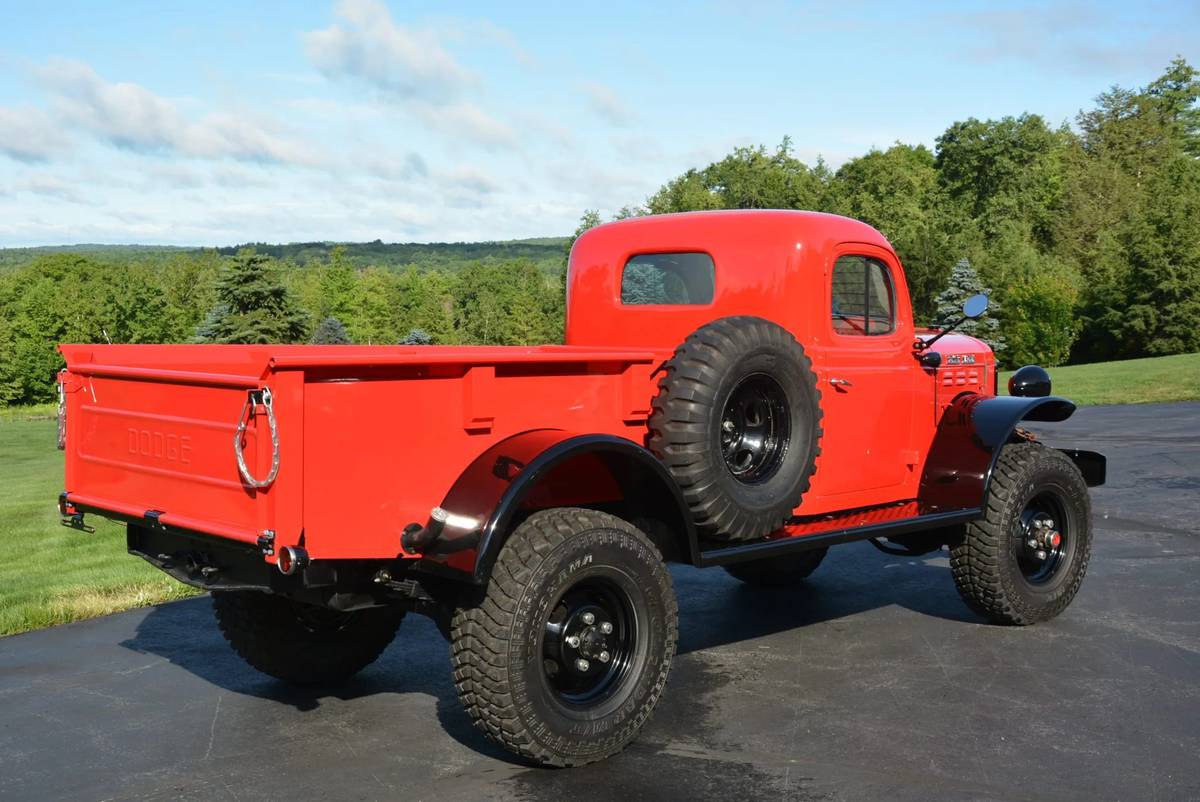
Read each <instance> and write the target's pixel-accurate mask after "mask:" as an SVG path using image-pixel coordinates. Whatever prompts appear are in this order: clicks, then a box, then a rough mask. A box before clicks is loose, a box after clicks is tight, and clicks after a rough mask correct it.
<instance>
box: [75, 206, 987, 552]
mask: <svg viewBox="0 0 1200 802" xmlns="http://www.w3.org/2000/svg"><path fill="white" fill-rule="evenodd" d="M672 251H703V252H706V253H708V254H709V255H710V256H711V257H712V259H713V262H714V264H715V293H714V297H713V301H712V303H710V304H705V305H701V306H665V305H654V306H625V305H622V303H621V298H620V286H621V272H622V269H623V267H624V265H625V263H626V261H627V260H628V259H629V258H630V257H631V256H634V255H637V254H646V253H660V252H672ZM844 255H861V256H869V257H871V258H873V259H876V260H878V261H879V262H882V263H883V264H885V265H886V266H887V268H888V270H889V271H890V273H891V278H892V283H893V285H894V291H895V304H894V306H895V309H896V319H895V326H894V331H893V332H892V333H890V334H887V335H883V336H878V337H861V336H858V337H856V336H847V335H845V334H842V333H838V332H837V331H835V329H834V326H833V321H832V318H831V314H830V293H831V272H832V267H833V263H834V261H835V260H836V259H837V258H838V257H839V256H844ZM910 310H911V305H910V302H909V297H908V290H907V287H906V285H905V282H904V275H903V270H902V268H901V265H900V262H899V260H898V259H897V258H896V256H895V253H894V252H893V251H892V248H891V246H890V245H889V244H888V243H887V241H886V240H885V239H884V238H883V237H882V236H881V235H880V234H879V233H878V232H876V231H875V230H874V229H872V228H870V227H869V226H866V225H864V224H862V223H858V222H856V221H853V220H848V219H846V218H841V217H835V216H830V215H823V214H813V213H802V212H707V213H697V214H685V215H666V216H660V217H649V218H640V219H633V220H627V221H622V222H620V223H613V224H609V225H604V226H600V227H598V228H596V229H593V230H591V231H589V232H587V233H585V234H584V235H583V236H582V237H580V239H579V241H578V242H577V243H576V245H575V248H574V250H573V252H572V255H571V261H570V268H569V276H568V299H567V324H566V342H567V344H566V345H563V346H540V347H529V348H526V347H507V348H498V347H449V346H425V347H412V346H394V347H383V346H380V347H359V346H202V345H170V346H152V345H64V346H62V352H63V354H64V355H65V357H66V360H67V372H66V374H64V379H63V381H64V387H65V388H66V390H67V393H66V399H67V418H68V429H67V465H66V489H67V491H68V492H69V493H70V498H71V500H72V501H76V502H77V503H86V504H87V505H88V506H90V507H95V508H100V509H104V510H111V511H113V512H117V513H121V514H125V515H135V516H138V515H141V514H143V513H144V512H145V511H146V510H160V511H162V512H163V515H162V516H161V520H162V521H163V522H164V523H167V524H173V525H177V526H180V527H184V528H188V529H195V530H198V531H202V532H209V533H212V534H216V535H220V536H223V537H230V538H234V539H238V540H245V541H251V542H252V541H254V540H255V539H256V538H257V537H258V535H259V534H261V533H262V532H263V531H264V530H273V531H274V532H275V533H276V542H275V544H276V548H277V549H278V548H281V547H282V546H285V545H303V546H304V548H305V549H306V550H307V552H308V553H309V555H311V557H312V558H314V559H330V558H391V557H395V556H397V555H398V554H400V553H401V548H400V534H401V532H402V531H403V529H404V527H405V526H406V525H407V524H409V523H413V522H418V523H424V522H425V521H426V519H427V518H428V515H429V510H430V509H431V508H432V507H434V506H435V505H438V504H440V503H441V502H442V500H443V499H444V497H445V495H446V493H447V491H448V490H449V489H450V487H451V486H452V485H453V484H454V482H455V480H456V479H457V478H458V476H459V474H460V473H461V472H462V471H463V470H464V469H465V468H466V467H467V466H468V465H470V464H471V462H472V461H473V460H474V459H475V458H476V457H478V456H479V455H480V454H481V453H483V452H484V451H485V450H487V449H488V448H489V447H490V446H492V445H493V444H495V443H496V442H498V441H500V440H502V439H504V438H506V437H509V436H511V435H513V434H517V433H520V432H523V431H528V430H531V429H543V428H548V429H559V430H563V431H567V432H574V433H577V434H589V433H605V434H612V435H617V436H619V437H624V438H627V439H629V440H631V441H633V442H635V443H638V444H639V445H640V444H643V443H644V442H645V439H646V435H647V430H646V421H647V418H648V415H649V411H650V401H651V399H652V398H653V397H654V395H655V393H656V386H657V385H656V382H657V377H656V376H654V375H653V374H654V371H655V370H656V369H657V368H658V366H660V365H661V364H662V363H663V362H664V361H665V360H666V359H669V358H670V356H671V353H672V352H673V351H674V349H675V348H676V346H678V345H679V343H681V342H682V341H683V339H684V338H685V337H687V335H688V334H690V333H691V332H692V331H694V330H695V329H696V328H698V327H700V326H702V325H704V324H705V323H707V322H709V321H711V320H714V319H716V318H720V317H727V316H732V315H755V316H758V317H762V318H766V319H768V320H772V321H775V322H776V323H779V324H780V325H782V326H784V327H785V328H787V329H788V330H790V331H791V332H792V333H793V334H794V335H795V336H796V338H797V339H798V340H799V341H800V342H801V343H802V344H803V345H804V347H805V349H806V351H807V352H808V354H809V356H810V357H811V358H812V361H813V367H814V369H815V371H816V373H817V377H818V381H819V388H820V390H821V394H822V402H821V403H822V407H823V410H824V413H825V419H824V431H825V433H824V437H823V440H822V456H821V457H820V459H819V462H818V469H817V473H816V475H815V476H814V479H813V483H812V488H811V490H810V492H809V493H808V494H807V495H806V496H805V499H804V502H803V504H802V505H801V507H800V508H798V510H797V513H798V514H801V515H804V516H819V515H825V514H828V513H834V512H838V511H844V510H851V509H861V508H864V507H871V506H876V505H881V504H891V503H898V502H905V501H908V500H911V499H913V498H915V497H916V493H917V484H918V482H919V479H920V476H921V472H922V467H923V462H924V458H925V456H926V454H927V451H928V448H929V444H930V442H931V441H932V439H933V434H934V429H935V426H936V423H937V419H938V417H939V416H940V414H941V411H942V410H943V409H944V408H945V406H946V405H948V404H949V403H950V402H951V401H952V400H953V398H954V397H955V396H956V395H958V394H960V393H961V392H976V393H984V394H990V388H991V385H992V376H993V373H992V372H993V371H994V369H995V368H994V360H993V357H992V355H991V352H990V351H989V350H988V349H987V347H986V346H985V345H983V344H982V343H980V342H978V341H976V340H974V339H971V338H969V337H963V336H956V335H951V336H947V337H945V338H943V339H942V340H941V341H940V342H939V343H938V344H937V345H936V346H935V350H937V351H939V352H941V353H942V354H943V355H945V356H947V357H949V356H951V355H955V356H957V357H960V358H961V361H960V362H959V364H955V365H945V366H944V367H943V368H941V369H940V370H939V371H937V372H936V375H935V372H934V371H930V370H927V369H924V368H922V367H921V366H920V365H919V363H918V362H917V360H916V359H915V358H914V355H913V347H912V346H913V342H914V340H915V339H916V338H917V337H918V336H920V333H919V332H917V331H916V330H915V329H914V327H913V321H912V317H911V311H910ZM968 357H969V358H970V360H971V361H970V363H967V361H966V360H967V359H968ZM834 380H839V381H834ZM264 387H269V388H270V389H271V390H272V392H273V394H274V407H275V414H276V417H277V421H278V429H279V441H280V448H279V450H280V466H279V473H278V477H277V478H276V480H275V482H274V484H272V485H271V486H270V487H268V488H266V489H262V490H256V489H252V488H249V487H247V486H246V485H244V484H243V483H242V481H241V480H240V479H239V475H238V470H237V465H236V460H235V453H234V443H233V438H234V432H235V430H236V427H237V424H238V421H239V414H240V413H241V410H242V409H243V405H244V404H245V402H246V398H247V392H248V391H251V390H255V389H260V388H264ZM241 447H242V448H243V453H244V454H245V456H246V461H247V463H248V464H249V466H250V468H251V471H252V473H253V474H254V475H255V476H259V477H262V476H266V475H267V473H268V472H269V470H270V467H271V439H270V436H269V434H268V432H267V421H266V416H265V414H264V413H263V410H262V409H261V408H259V410H258V411H257V413H256V414H255V415H254V419H253V420H252V421H250V423H249V426H248V427H247V430H246V437H245V441H244V443H243V444H242V446H241ZM585 484H586V483H581V484H579V485H578V486H577V487H575V488H571V487H569V486H568V485H569V483H568V485H564V486H563V487H562V488H560V489H559V490H560V491H561V494H562V498H557V499H556V498H554V497H553V496H555V493H556V492H557V491H555V490H554V489H553V488H550V487H547V488H542V489H541V490H540V491H539V494H538V495H537V496H536V499H537V503H539V504H545V505H554V504H564V503H572V502H573V501H576V500H577V499H578V498H581V497H582V496H580V493H583V494H584V496H586V495H587V492H589V491H588V490H585V489H581V488H584V486H585ZM590 492H595V493H601V494H603V493H606V492H607V493H611V488H603V487H596V488H595V489H594V490H592V491H590ZM809 531H810V528H809V527H804V526H798V527H795V528H793V529H792V530H789V531H788V532H787V534H788V535H790V536H803V535H804V534H807V533H809ZM301 541H303V542H301Z"/></svg>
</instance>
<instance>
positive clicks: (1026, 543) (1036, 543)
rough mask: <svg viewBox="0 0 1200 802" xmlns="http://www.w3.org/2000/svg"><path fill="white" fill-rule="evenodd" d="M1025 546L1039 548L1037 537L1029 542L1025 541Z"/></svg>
mask: <svg viewBox="0 0 1200 802" xmlns="http://www.w3.org/2000/svg"><path fill="white" fill-rule="evenodd" d="M1025 545H1026V546H1028V547H1029V548H1031V549H1036V548H1037V547H1038V542H1037V538H1036V537H1031V538H1029V540H1026V541H1025Z"/></svg>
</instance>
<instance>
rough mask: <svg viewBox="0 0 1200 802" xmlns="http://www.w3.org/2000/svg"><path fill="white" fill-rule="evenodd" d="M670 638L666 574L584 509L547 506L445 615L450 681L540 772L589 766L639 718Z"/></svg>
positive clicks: (650, 548) (629, 735) (674, 624)
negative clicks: (481, 584) (484, 579)
mask: <svg viewBox="0 0 1200 802" xmlns="http://www.w3.org/2000/svg"><path fill="white" fill-rule="evenodd" d="M677 632H678V614H677V610H676V604H675V595H674V591H673V590H672V588H671V575H670V574H669V573H668V572H667V568H666V565H665V564H664V563H663V560H662V557H661V555H660V554H659V553H658V550H657V549H656V548H655V547H654V544H653V543H651V542H650V540H649V539H648V538H647V537H646V536H645V535H644V534H642V533H641V532H640V531H638V530H637V529H635V528H634V527H632V526H630V525H629V524H628V523H626V522H625V521H622V520H621V519H619V518H616V517H614V516H612V515H608V514H605V513H601V512H596V511H594V510H583V509H569V508H563V509H554V510H545V511H543V512H538V513H535V514H533V515H531V516H530V517H529V518H528V519H526V520H525V521H524V522H523V523H522V524H521V525H520V526H518V527H517V528H516V529H515V530H514V531H513V533H512V535H510V536H509V539H508V540H507V541H506V542H505V544H504V547H503V548H502V549H501V551H500V555H499V557H498V558H497V561H496V565H495V567H494V569H493V571H492V575H491V577H490V579H489V581H488V585H487V587H486V589H485V590H484V591H483V593H482V594H481V595H480V596H479V597H478V598H473V599H470V600H467V601H466V602H465V603H464V604H463V605H462V606H460V607H459V608H458V609H457V610H456V611H455V613H454V617H453V621H452V624H451V640H450V643H451V656H452V658H453V662H454V681H455V686H456V687H457V688H458V693H459V698H460V699H461V700H462V702H463V706H464V707H465V708H466V710H467V713H468V714H469V715H470V716H471V719H472V720H473V721H474V722H475V725H476V726H477V727H478V728H479V729H481V730H483V732H484V733H486V734H487V735H488V737H490V738H491V739H492V740H494V741H496V742H497V743H498V744H500V745H501V746H503V747H504V748H506V749H508V750H510V751H512V752H513V753H515V754H517V755H520V756H522V757H524V758H527V759H529V760H531V761H534V762H536V763H540V764H543V765H550V766H578V765H582V764H584V763H591V762H593V761H596V760H601V759H603V758H605V757H608V756H609V755H612V754H614V753H616V752H619V751H620V750H621V749H624V748H625V746H626V745H627V744H629V742H630V741H632V740H633V739H634V737H635V736H636V735H637V733H638V731H639V730H641V728H642V725H643V724H644V723H645V722H646V720H647V719H648V718H649V716H650V713H651V711H653V709H654V706H655V705H656V704H657V702H658V699H659V697H660V696H661V695H662V691H663V688H664V686H665V685H666V681H667V674H668V672H669V671H670V668H671V660H672V658H673V657H674V654H675V641H676V637H677Z"/></svg>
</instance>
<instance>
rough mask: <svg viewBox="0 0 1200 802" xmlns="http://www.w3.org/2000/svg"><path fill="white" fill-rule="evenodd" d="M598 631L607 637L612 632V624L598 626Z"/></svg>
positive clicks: (606, 623) (605, 623)
mask: <svg viewBox="0 0 1200 802" xmlns="http://www.w3.org/2000/svg"><path fill="white" fill-rule="evenodd" d="M600 631H601V632H603V633H604V634H605V635H608V634H609V633H611V632H612V624H610V623H608V622H607V621H605V622H604V623H602V624H601V625H600Z"/></svg>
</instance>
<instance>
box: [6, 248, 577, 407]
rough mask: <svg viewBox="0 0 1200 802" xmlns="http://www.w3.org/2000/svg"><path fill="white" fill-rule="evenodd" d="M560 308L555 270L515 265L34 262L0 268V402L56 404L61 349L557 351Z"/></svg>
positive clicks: (192, 258)
mask: <svg viewBox="0 0 1200 802" xmlns="http://www.w3.org/2000/svg"><path fill="white" fill-rule="evenodd" d="M559 247H560V248H561V245H560V246H559ZM562 305H563V293H562V278H561V270H559V271H556V272H550V273H548V272H547V271H546V270H544V269H542V268H541V267H540V266H539V265H538V264H537V263H536V262H533V261H530V260H522V259H518V260H489V261H474V262H471V263H467V264H463V265H459V266H456V267H455V269H453V270H444V269H429V268H424V269H418V268H417V267H415V266H409V267H406V268H400V269H395V268H385V267H367V268H358V267H355V266H354V265H353V264H351V263H350V261H349V260H348V259H347V258H346V256H345V253H344V251H343V250H341V249H336V248H335V249H333V250H332V251H331V253H330V255H329V258H328V259H326V260H324V261H320V262H317V263H313V264H309V265H307V266H305V267H299V266H297V265H295V264H293V263H291V262H284V261H281V260H279V259H276V258H273V257H271V256H267V255H265V254H262V253H259V252H257V251H256V250H254V249H243V250H241V251H239V252H238V253H236V254H233V255H231V256H222V255H221V254H219V253H217V252H215V251H205V252H181V253H173V254H171V255H169V256H167V257H165V258H164V259H162V260H161V262H160V263H158V264H147V263H141V262H128V263H126V262H121V261H101V260H99V259H96V258H93V257H88V256H81V255H78V254H72V253H52V254H43V255H39V256H37V257H36V258H34V259H33V260H32V261H30V262H29V263H28V264H26V265H25V266H23V267H19V268H16V269H12V270H7V271H4V272H0V403H2V404H6V405H12V404H30V403H39V402H45V401H50V400H52V399H53V394H54V386H53V384H52V382H51V381H50V376H51V375H52V374H53V372H54V371H55V370H57V369H58V368H59V367H61V364H62V360H61V358H60V357H59V355H58V353H57V351H56V350H55V348H56V346H57V345H58V344H59V343H65V342H72V343H78V342H94V343H103V342H113V343H187V342H212V343H238V342H240V343H246V342H282V343H303V342H313V341H318V342H326V343H337V342H354V343H363V344H381V345H395V344H398V343H402V342H409V343H439V344H449V345H457V344H496V345H518V344H524V343H538V342H561V341H562V320H563V309H562Z"/></svg>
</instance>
